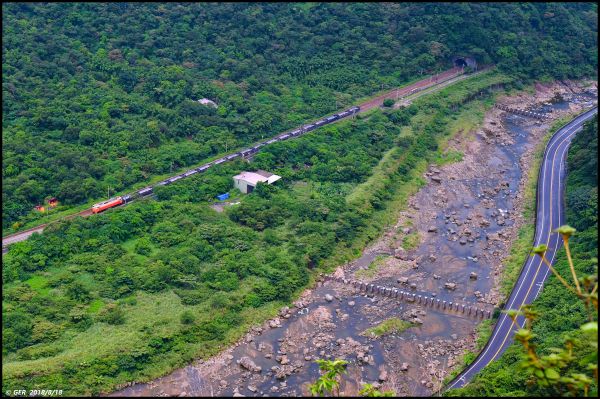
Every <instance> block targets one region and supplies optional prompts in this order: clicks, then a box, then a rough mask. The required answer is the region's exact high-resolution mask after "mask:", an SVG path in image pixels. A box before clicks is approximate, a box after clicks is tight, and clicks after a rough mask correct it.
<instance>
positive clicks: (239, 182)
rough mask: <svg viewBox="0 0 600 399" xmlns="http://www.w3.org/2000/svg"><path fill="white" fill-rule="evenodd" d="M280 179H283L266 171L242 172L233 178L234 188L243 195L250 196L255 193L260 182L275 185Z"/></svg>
mask: <svg viewBox="0 0 600 399" xmlns="http://www.w3.org/2000/svg"><path fill="white" fill-rule="evenodd" d="M279 179H281V176H277V175H274V174H273V173H269V172H265V171H264V170H257V171H256V172H242V173H240V174H239V175H236V176H233V186H234V187H235V188H237V189H238V190H240V191H241V192H242V193H243V194H249V193H251V192H252V191H254V188H255V187H256V185H257V184H258V183H259V182H261V183H267V184H273V183H275V182H276V181H277V180H279Z"/></svg>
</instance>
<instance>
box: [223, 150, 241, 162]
mask: <svg viewBox="0 0 600 399" xmlns="http://www.w3.org/2000/svg"><path fill="white" fill-rule="evenodd" d="M239 156H240V153H239V152H236V153H235V154H231V155H227V157H225V159H227V160H228V161H230V160H232V159H233V158H237V157H239Z"/></svg>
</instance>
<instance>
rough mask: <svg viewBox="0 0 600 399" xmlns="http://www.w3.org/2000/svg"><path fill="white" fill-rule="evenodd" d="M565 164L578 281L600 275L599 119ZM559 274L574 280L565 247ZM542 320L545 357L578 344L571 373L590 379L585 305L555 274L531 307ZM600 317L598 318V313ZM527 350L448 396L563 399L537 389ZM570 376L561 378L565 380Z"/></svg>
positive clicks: (558, 391) (556, 391)
mask: <svg viewBox="0 0 600 399" xmlns="http://www.w3.org/2000/svg"><path fill="white" fill-rule="evenodd" d="M567 165H568V168H569V174H568V177H567V188H566V205H567V212H566V214H567V215H566V216H567V223H568V224H569V225H571V226H573V227H575V228H576V229H577V233H576V234H575V235H574V236H573V238H572V239H571V240H570V241H571V242H570V248H571V253H572V255H573V257H574V264H575V268H576V270H577V273H578V276H588V275H595V276H597V273H598V225H597V223H598V118H597V117H596V118H595V119H594V120H593V121H591V122H588V123H587V124H586V125H585V127H584V129H583V130H582V131H581V132H580V133H578V134H577V136H575V138H574V139H573V143H572V145H571V148H570V149H569V154H568V159H567ZM554 267H555V268H556V270H557V271H558V272H559V273H560V274H561V275H562V276H570V271H569V265H568V263H567V257H566V255H565V251H564V248H563V249H561V251H560V252H559V254H558V256H557V259H556V263H555V265H554ZM533 305H534V308H535V309H536V310H537V311H538V312H539V318H538V319H537V320H536V321H535V322H534V323H533V333H534V334H535V335H536V337H537V338H536V339H535V341H534V343H535V344H536V346H537V351H538V352H540V353H542V354H550V353H552V349H551V348H559V347H561V346H562V345H563V344H564V342H565V341H566V340H567V339H571V340H572V341H573V342H574V347H573V355H574V361H573V362H572V364H571V365H570V366H569V367H568V369H567V371H568V372H569V373H583V374H587V375H589V374H590V370H589V369H588V368H587V364H588V363H589V362H592V363H595V364H597V362H598V359H597V358H596V359H595V360H594V358H593V353H594V350H595V351H596V356H597V346H596V348H595V349H594V347H593V342H591V341H590V340H589V339H586V337H585V335H584V333H583V332H582V331H581V330H580V329H579V326H581V325H582V324H583V323H585V322H586V321H587V312H586V309H585V307H584V305H583V303H582V302H581V301H579V300H578V299H577V298H576V297H575V296H574V295H573V293H571V292H569V291H568V290H567V289H566V288H565V287H564V286H563V285H561V284H560V282H559V281H558V279H557V278H555V277H554V276H553V275H550V276H548V281H547V282H546V284H545V287H544V290H543V291H542V293H541V294H540V296H539V297H538V299H536V300H535V302H534V303H533ZM596 318H597V314H596ZM523 352H524V349H523V346H522V345H521V344H520V343H513V344H512V345H511V346H510V347H509V348H508V349H507V350H506V352H505V353H504V354H503V355H502V357H500V358H499V359H498V360H497V361H495V362H493V363H491V364H490V365H489V366H487V367H486V368H485V369H484V370H483V371H482V372H480V373H479V374H478V375H477V376H476V378H475V379H473V381H472V382H471V383H470V384H469V385H467V386H466V387H465V388H462V389H457V390H452V391H449V393H448V395H449V396H480V397H488V396H513V397H517V396H530V397H535V396H548V397H556V396H564V395H565V393H568V391H567V389H566V388H565V385H564V384H562V385H559V386H549V387H543V386H541V385H540V384H536V383H535V382H534V381H535V379H534V376H533V375H532V374H530V373H526V372H523V369H522V368H521V367H520V365H521V360H522V354H523ZM564 374H566V372H565V373H563V375H564ZM597 389H598V387H597V386H596V385H595V384H594V385H592V390H591V392H590V397H595V396H597Z"/></svg>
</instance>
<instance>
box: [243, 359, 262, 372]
mask: <svg viewBox="0 0 600 399" xmlns="http://www.w3.org/2000/svg"><path fill="white" fill-rule="evenodd" d="M237 362H238V364H239V365H240V366H241V367H242V368H245V369H246V370H249V371H252V372H253V373H260V372H261V371H262V367H260V366H257V365H256V363H254V362H253V361H252V359H250V358H249V357H248V356H244V357H242V358H241V359H240V360H238V361H237Z"/></svg>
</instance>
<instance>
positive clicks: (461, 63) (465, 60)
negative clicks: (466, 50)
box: [452, 55, 477, 70]
mask: <svg viewBox="0 0 600 399" xmlns="http://www.w3.org/2000/svg"><path fill="white" fill-rule="evenodd" d="M452 64H454V66H455V67H458V68H465V67H470V68H473V69H474V70H477V61H475V58H473V57H469V56H465V55H455V56H454V57H452Z"/></svg>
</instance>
